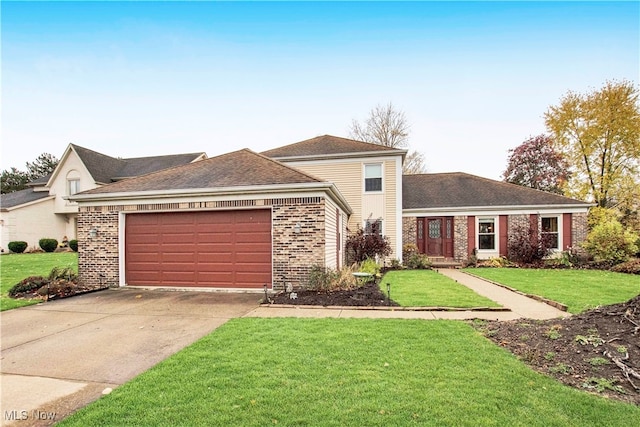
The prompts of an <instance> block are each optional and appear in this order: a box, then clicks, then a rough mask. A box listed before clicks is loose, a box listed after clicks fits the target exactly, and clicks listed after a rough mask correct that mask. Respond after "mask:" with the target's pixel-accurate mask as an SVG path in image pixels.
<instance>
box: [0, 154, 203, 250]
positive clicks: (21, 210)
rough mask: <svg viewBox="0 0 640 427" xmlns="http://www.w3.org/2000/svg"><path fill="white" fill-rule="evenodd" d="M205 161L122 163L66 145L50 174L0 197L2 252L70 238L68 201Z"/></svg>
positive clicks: (72, 221)
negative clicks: (12, 246)
mask: <svg viewBox="0 0 640 427" xmlns="http://www.w3.org/2000/svg"><path fill="white" fill-rule="evenodd" d="M204 158H206V154H205V153H191V154H178V155H168V156H154V157H140V158H130V159H121V158H115V157H110V156H107V155H105V154H101V153H98V152H95V151H92V150H89V149H86V148H83V147H80V146H78V145H75V144H69V146H68V147H67V149H66V150H65V152H64V154H63V155H62V157H61V159H60V162H59V163H58V166H57V167H56V169H55V170H54V171H53V173H52V174H51V175H49V176H46V177H43V178H40V179H38V180H36V181H34V182H32V183H30V184H29V188H27V189H26V190H22V191H17V192H15V193H9V194H3V195H2V196H1V197H0V225H1V227H2V234H1V240H0V242H1V244H0V245H1V247H2V250H3V251H7V250H8V248H7V245H8V244H9V242H11V241H14V240H22V241H25V242H27V243H28V245H29V246H30V247H37V246H38V241H39V240H40V239H41V238H43V237H49V238H55V239H57V240H58V241H61V240H62V238H63V237H64V236H67V238H68V239H69V240H71V239H75V238H76V236H77V233H76V229H77V224H76V218H77V215H78V205H77V203H76V202H73V201H70V200H69V199H68V198H67V197H68V196H71V195H74V194H75V193H78V192H81V191H85V190H90V189H93V188H96V187H99V186H102V185H106V184H109V183H112V182H116V181H120V180H123V179H125V178H130V177H134V176H139V175H144V174H147V173H151V172H155V171H158V170H161V169H166V168H169V167H173V166H178V165H183V164H186V163H191V162H195V161H198V160H202V159H204Z"/></svg>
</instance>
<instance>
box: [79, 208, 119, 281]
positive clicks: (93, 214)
mask: <svg viewBox="0 0 640 427" xmlns="http://www.w3.org/2000/svg"><path fill="white" fill-rule="evenodd" d="M118 216H119V213H118V211H117V210H110V209H109V208H107V207H97V208H94V207H91V208H86V207H83V208H80V211H79V212H78V274H79V276H80V282H81V283H83V284H86V285H89V286H98V285H101V286H104V285H107V286H118V284H119V278H118V276H119V267H118V266H119V262H120V257H119V254H118V243H119V240H118ZM92 229H95V230H96V231H97V236H96V237H93V238H92V237H90V236H89V232H90V231H91V230H92Z"/></svg>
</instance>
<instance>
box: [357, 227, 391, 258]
mask: <svg viewBox="0 0 640 427" xmlns="http://www.w3.org/2000/svg"><path fill="white" fill-rule="evenodd" d="M346 248H347V257H348V259H349V262H362V261H364V260H365V259H367V258H371V259H375V258H376V257H377V256H382V257H386V256H389V255H391V252H392V250H391V244H390V243H389V239H388V238H387V237H386V236H382V235H380V234H377V233H365V231H364V230H363V229H359V230H358V231H356V232H355V233H353V234H351V235H349V236H348V237H347V242H346Z"/></svg>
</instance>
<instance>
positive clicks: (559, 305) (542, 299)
mask: <svg viewBox="0 0 640 427" xmlns="http://www.w3.org/2000/svg"><path fill="white" fill-rule="evenodd" d="M462 273H464V274H468V275H469V276H471V277H475V278H476V279H480V280H484V281H486V282H489V283H491V284H492V285H496V286H500V287H501V288H504V289H507V290H509V291H511V292H514V293H516V294H519V295H522V296H525V297H527V298H531V299H534V300H536V301H539V302H542V303H545V304H547V305H550V306H551V307H553V308H557V309H558V310H560V311H564V312H567V311H568V310H569V307H567V306H566V305H564V304H562V303H560V302H558V301H554V300H551V299H549V298H545V297H541V296H540V295H534V294H528V293H525V292H522V291H519V290H517V289H514V288H512V287H511V286H507V285H503V284H502V283H498V282H494V281H493V280H491V279H486V278H484V277H480V276H476V275H475V274H473V273H469V272H468V271H463V272H462Z"/></svg>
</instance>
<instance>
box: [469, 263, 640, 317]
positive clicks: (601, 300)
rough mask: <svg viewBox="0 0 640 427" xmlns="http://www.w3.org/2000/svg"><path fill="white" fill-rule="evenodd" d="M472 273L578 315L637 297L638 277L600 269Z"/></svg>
mask: <svg viewBox="0 0 640 427" xmlns="http://www.w3.org/2000/svg"><path fill="white" fill-rule="evenodd" d="M465 271H468V272H469V273H471V274H475V275H477V276H480V277H484V278H486V279H489V280H492V281H494V282H498V283H501V284H503V285H506V286H509V287H512V288H514V289H517V290H519V291H522V292H525V293H528V294H534V295H539V296H542V297H545V298H549V299H551V300H554V301H557V302H561V303H563V304H565V305H567V306H568V308H569V312H570V313H574V314H575V313H580V312H582V311H585V310H588V309H590V308H594V307H597V306H599V305H608V304H615V303H619V302H624V301H627V300H629V299H631V298H632V297H634V296H636V295H638V294H640V276H638V275H633V274H623V273H613V272H610V271H601V270H553V269H520V268H472V269H467V270H465Z"/></svg>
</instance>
